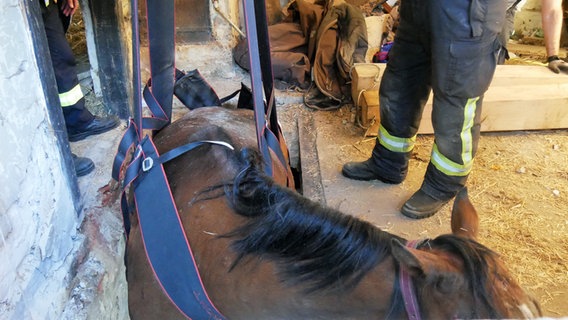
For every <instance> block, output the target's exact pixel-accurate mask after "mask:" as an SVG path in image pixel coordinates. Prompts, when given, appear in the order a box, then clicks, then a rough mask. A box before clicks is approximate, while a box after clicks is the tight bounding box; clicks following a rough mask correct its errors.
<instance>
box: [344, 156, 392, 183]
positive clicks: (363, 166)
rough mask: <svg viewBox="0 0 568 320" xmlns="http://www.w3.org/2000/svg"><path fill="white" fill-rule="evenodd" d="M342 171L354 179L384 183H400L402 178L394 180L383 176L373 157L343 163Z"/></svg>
mask: <svg viewBox="0 0 568 320" xmlns="http://www.w3.org/2000/svg"><path fill="white" fill-rule="evenodd" d="M341 173H342V174H343V175H344V176H345V177H347V178H349V179H353V180H364V181H369V180H379V181H382V182H384V183H389V184H399V183H401V182H402V180H400V181H398V180H393V179H388V178H385V177H383V176H382V175H381V174H380V173H379V172H378V169H377V168H376V166H375V164H374V163H373V158H370V159H368V160H365V161H363V162H348V163H346V164H344V165H343V169H342V170H341Z"/></svg>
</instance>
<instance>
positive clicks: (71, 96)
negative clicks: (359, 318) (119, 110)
mask: <svg viewBox="0 0 568 320" xmlns="http://www.w3.org/2000/svg"><path fill="white" fill-rule="evenodd" d="M50 2H51V3H50V4H49V5H48V6H47V7H46V6H45V4H44V1H43V0H40V7H41V8H42V9H41V13H42V18H43V24H44V27H45V34H46V36H47V44H48V47H49V54H50V57H51V62H52V65H53V71H54V74H55V80H56V82H57V90H58V92H59V101H60V103H61V107H62V109H63V115H64V117H65V125H66V126H67V129H68V130H69V129H73V128H80V127H82V126H84V125H86V124H88V123H90V122H91V121H92V120H93V119H94V116H93V114H92V113H91V112H89V110H88V109H87V108H85V98H84V96H83V92H82V91H81V87H80V85H79V79H78V78H77V70H76V61H75V56H74V54H73V51H72V50H71V47H70V45H69V42H68V41H67V38H66V37H65V32H66V26H68V21H65V19H69V18H68V17H64V16H63V14H62V13H61V12H60V10H59V7H58V5H57V4H55V3H53V1H50ZM59 2H61V1H59Z"/></svg>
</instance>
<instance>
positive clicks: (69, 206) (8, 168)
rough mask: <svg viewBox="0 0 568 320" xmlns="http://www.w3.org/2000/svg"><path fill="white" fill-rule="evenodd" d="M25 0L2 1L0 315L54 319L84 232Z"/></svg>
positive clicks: (0, 19)
mask: <svg viewBox="0 0 568 320" xmlns="http://www.w3.org/2000/svg"><path fill="white" fill-rule="evenodd" d="M24 5H28V4H27V3H26V1H21V0H3V1H2V2H1V4H0V43H2V46H1V47H0V77H1V79H2V82H1V83H2V85H1V86H0V132H1V133H2V139H0V180H1V182H0V256H2V263H0V275H1V276H0V318H2V319H56V318H58V317H59V312H60V310H61V309H62V306H63V305H64V304H65V301H66V299H67V296H68V292H67V289H66V288H67V287H68V284H69V281H70V270H71V269H72V263H73V262H74V254H73V253H74V252H75V251H76V248H77V247H78V245H79V244H80V243H81V242H82V236H81V235H79V234H78V233H77V231H76V228H77V223H78V221H77V217H76V213H75V210H74V206H73V203H72V196H71V193H70V192H69V186H68V184H67V182H66V181H67V180H66V178H65V177H64V175H63V169H62V167H61V163H62V162H61V158H60V153H59V150H58V147H57V144H56V139H55V135H54V134H53V132H52V130H53V128H52V125H51V124H50V123H49V120H48V116H47V109H46V105H45V99H44V93H43V90H42V89H41V86H42V85H41V82H40V79H39V76H38V74H39V73H38V72H39V71H38V66H37V64H36V61H35V57H34V55H33V49H32V39H31V35H30V32H29V30H28V28H27V26H28V23H27V21H26V20H25V19H26V17H25V13H24V12H25V10H24V8H23V6H24Z"/></svg>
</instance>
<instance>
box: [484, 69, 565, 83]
mask: <svg viewBox="0 0 568 320" xmlns="http://www.w3.org/2000/svg"><path fill="white" fill-rule="evenodd" d="M562 76H564V78H562ZM565 78H567V77H566V75H558V74H555V73H553V72H551V71H550V70H549V69H548V68H547V67H546V66H545V65H544V64H543V65H542V66H523V65H499V66H497V69H496V70H495V75H494V76H493V81H491V86H492V87H495V86H512V85H543V84H554V83H559V81H560V82H561V81H562V80H566V81H568V79H565Z"/></svg>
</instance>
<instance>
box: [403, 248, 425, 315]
mask: <svg viewBox="0 0 568 320" xmlns="http://www.w3.org/2000/svg"><path fill="white" fill-rule="evenodd" d="M418 242H419V241H418V240H412V241H409V242H408V243H407V244H406V246H407V247H409V248H416V246H417V245H418ZM399 283H400V289H401V291H402V298H403V300H404V308H405V309H406V314H407V315H408V319H411V320H420V319H421V318H420V308H419V307H418V301H417V300H416V290H415V289H414V284H413V283H412V278H410V274H409V273H408V271H407V270H406V268H404V266H400V277H399Z"/></svg>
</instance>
